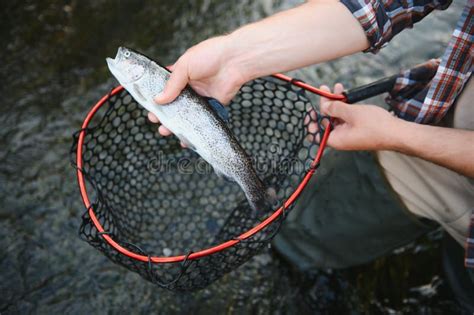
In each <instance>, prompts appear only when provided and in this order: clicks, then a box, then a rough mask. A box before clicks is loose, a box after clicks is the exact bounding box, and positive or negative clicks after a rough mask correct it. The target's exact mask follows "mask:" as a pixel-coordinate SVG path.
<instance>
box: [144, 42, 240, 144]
mask: <svg viewBox="0 0 474 315" xmlns="http://www.w3.org/2000/svg"><path fill="white" fill-rule="evenodd" d="M227 49H229V44H228V38H227V36H219V37H214V38H211V39H208V40H205V41H203V42H201V43H199V44H197V45H196V46H194V47H191V48H190V49H188V50H187V51H186V52H185V53H184V54H183V55H182V56H181V57H180V58H179V59H178V60H177V61H176V63H175V64H174V65H172V66H171V67H169V69H170V70H171V71H172V73H171V75H170V78H169V80H168V82H167V84H166V87H165V89H164V91H163V92H162V93H161V94H159V95H157V96H156V97H155V102H156V103H158V104H167V103H170V102H172V101H173V100H174V99H175V98H176V97H177V96H178V95H179V94H180V93H181V91H182V90H183V89H184V87H185V86H186V85H188V84H189V85H190V86H191V87H192V88H193V89H194V90H195V91H196V92H198V93H199V94H200V95H202V96H207V97H212V98H215V99H217V100H218V101H219V102H221V103H222V104H227V103H229V102H230V101H231V100H232V98H233V97H234V96H235V94H237V92H238V91H239V89H240V87H241V86H242V85H243V84H244V83H245V82H246V81H247V80H246V77H245V76H244V75H243V74H242V72H241V70H242V69H243V68H242V67H238V66H237V65H233V64H232V61H231V60H232V59H231V58H225V57H228V56H230V52H227V51H226V50H227ZM148 118H149V119H150V121H151V122H154V123H158V122H159V120H158V118H157V117H156V116H155V115H154V114H152V113H149V115H148ZM158 130H159V132H160V133H161V134H162V135H164V136H167V135H170V134H171V132H170V130H169V129H167V128H166V127H164V126H160V127H159V129H158Z"/></svg>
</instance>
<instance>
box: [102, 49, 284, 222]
mask: <svg viewBox="0 0 474 315" xmlns="http://www.w3.org/2000/svg"><path fill="white" fill-rule="evenodd" d="M106 60H107V64H108V66H109V69H110V71H111V72H112V74H113V75H114V76H115V78H116V79H117V80H118V81H119V83H120V84H121V85H122V86H123V87H124V88H125V89H126V90H127V91H128V92H129V93H130V94H131V95H132V97H133V98H134V99H135V100H136V101H137V102H138V103H139V104H140V105H141V106H143V107H144V108H146V109H147V110H148V111H150V112H152V113H153V114H155V115H156V117H158V119H159V120H160V122H161V123H162V124H163V125H164V126H165V127H166V128H168V129H169V130H171V131H172V132H173V133H174V134H175V135H176V136H177V137H178V138H179V139H180V140H181V142H182V143H184V144H185V145H186V146H187V147H188V148H190V149H192V150H194V151H195V152H197V153H198V154H199V155H200V156H201V157H202V158H203V159H204V160H206V162H208V163H209V164H210V165H212V167H213V168H214V171H215V173H216V174H217V175H218V176H221V177H222V176H223V177H225V178H227V179H230V180H232V181H235V182H236V183H237V184H239V185H240V187H241V189H242V190H243V191H244V193H245V196H246V197H247V200H248V202H249V204H250V206H251V208H252V209H253V211H254V215H260V214H262V213H264V212H267V211H270V210H272V206H273V205H274V202H275V199H276V197H275V192H274V190H273V189H267V188H266V187H265V185H264V184H263V182H262V181H261V180H260V179H259V177H258V176H257V173H256V172H255V170H254V168H253V167H252V163H251V160H250V159H249V157H248V156H247V154H246V153H245V151H244V149H243V148H242V147H241V146H240V144H239V142H238V141H237V139H236V138H235V136H234V135H233V134H232V132H231V130H230V129H229V127H228V126H227V125H226V123H225V122H224V121H223V119H222V118H221V117H220V116H219V115H218V114H217V113H216V112H215V111H214V110H213V108H212V107H211V106H210V105H209V103H208V102H207V101H206V99H204V98H203V97H201V96H199V95H198V94H197V93H196V92H194V91H193V90H192V89H191V88H190V87H189V86H187V87H186V88H185V89H184V90H183V91H182V92H181V94H180V95H179V96H178V97H177V98H176V100H174V101H173V102H171V103H169V104H167V105H157V104H156V103H155V102H154V101H153V98H154V97H155V96H156V95H158V94H159V93H160V92H161V91H163V89H164V87H165V84H166V81H167V80H168V78H169V75H170V73H169V71H168V70H167V69H165V68H164V67H162V66H160V65H159V64H157V63H156V62H154V61H153V60H151V59H149V58H148V57H146V56H144V55H142V54H140V53H137V52H135V51H133V50H130V49H128V48H124V47H120V48H119V49H118V52H117V55H116V56H115V59H112V58H107V59H106Z"/></svg>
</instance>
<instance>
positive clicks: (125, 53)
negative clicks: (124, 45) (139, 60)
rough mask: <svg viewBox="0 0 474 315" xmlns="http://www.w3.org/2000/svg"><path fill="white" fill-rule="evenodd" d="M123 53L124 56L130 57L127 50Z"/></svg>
mask: <svg viewBox="0 0 474 315" xmlns="http://www.w3.org/2000/svg"><path fill="white" fill-rule="evenodd" d="M123 55H124V56H125V58H128V57H130V52H129V51H128V50H127V51H126V52H124V53H123Z"/></svg>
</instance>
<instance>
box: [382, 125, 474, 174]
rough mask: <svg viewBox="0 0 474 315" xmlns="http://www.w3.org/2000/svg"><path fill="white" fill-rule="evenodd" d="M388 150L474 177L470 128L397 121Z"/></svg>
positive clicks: (472, 144) (472, 135)
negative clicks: (463, 128)
mask: <svg viewBox="0 0 474 315" xmlns="http://www.w3.org/2000/svg"><path fill="white" fill-rule="evenodd" d="M398 125H399V126H398V128H397V130H396V132H394V136H393V137H392V139H393V142H392V143H391V144H390V145H389V147H388V149H389V150H394V151H398V152H402V153H405V154H408V155H413V156H416V157H419V158H422V159H424V160H428V161H431V162H433V163H435V164H438V165H441V166H444V167H446V168H449V169H451V170H453V171H455V172H458V173H460V174H463V175H465V176H468V177H471V178H474V131H470V130H461V129H452V128H442V127H435V126H429V125H420V124H415V123H411V122H406V121H402V120H399V122H398Z"/></svg>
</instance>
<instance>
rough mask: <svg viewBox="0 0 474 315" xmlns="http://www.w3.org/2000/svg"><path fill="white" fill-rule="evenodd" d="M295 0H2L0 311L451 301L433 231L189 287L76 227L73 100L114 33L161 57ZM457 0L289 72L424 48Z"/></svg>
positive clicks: (107, 84)
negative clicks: (83, 236) (369, 44)
mask: <svg viewBox="0 0 474 315" xmlns="http://www.w3.org/2000/svg"><path fill="white" fill-rule="evenodd" d="M297 3H298V1H283V0H282V1H264V0H260V1H249V0H248V1H210V0H208V1H192V2H190V3H185V2H184V1H170V0H160V1H158V0H157V1H151V0H150V1H104V0H99V1H90V2H89V3H88V4H87V5H86V4H85V3H84V2H83V1H56V0H54V1H24V2H20V1H10V2H7V4H4V5H3V6H4V8H3V9H2V11H1V13H0V21H1V22H0V24H1V27H0V34H1V39H2V43H3V45H4V47H3V48H2V49H1V50H0V60H1V64H0V77H1V78H2V79H1V81H2V84H0V95H1V97H2V102H1V105H0V125H1V128H0V146H1V149H0V314H9V313H17V312H20V313H45V314H60V313H77V314H84V313H106V312H107V313H115V312H121V313H131V312H140V313H145V312H150V311H153V312H157V313H163V314H169V313H183V314H187V313H189V312H190V310H193V311H194V312H195V313H200V314H209V313H210V312H216V313H219V314H220V313H229V314H232V313H235V314H240V313H244V312H253V313H257V314H266V313H277V314H278V313H294V312H310V310H311V311H312V312H316V311H320V312H322V313H325V312H332V313H334V312H344V313H347V312H348V311H349V310H352V311H354V312H356V313H357V312H367V311H371V312H375V311H380V312H384V313H391V312H396V311H413V312H420V311H425V312H427V313H446V312H451V311H456V309H457V308H456V305H455V303H454V302H453V300H452V296H451V293H450V291H449V289H448V287H447V285H446V284H445V282H444V281H443V276H442V272H441V266H440V262H439V261H440V251H439V241H438V239H439V236H438V235H437V234H436V233H435V234H433V235H431V236H428V237H426V238H424V239H423V240H420V241H419V242H417V243H415V244H410V245H409V246H406V247H405V248H403V249H400V250H398V251H396V252H395V253H393V254H391V255H390V256H388V257H385V258H381V259H378V260H377V261H375V262H373V263H371V264H367V265H365V266H361V267H357V268H352V269H349V270H342V271H337V272H335V271H333V272H331V271H321V272H319V273H315V274H311V275H301V274H298V273H297V272H295V271H294V270H293V269H292V268H291V266H288V265H286V264H285V263H284V262H282V261H281V260H280V259H279V258H278V256H276V255H275V254H274V253H273V252H272V251H271V250H268V251H267V252H265V253H262V254H261V255H259V256H257V257H255V258H254V259H253V260H251V261H250V262H249V263H247V264H246V265H244V266H242V267H241V268H239V269H238V270H236V271H235V272H233V273H231V274H230V275H228V276H226V277H224V278H223V279H222V280H221V281H219V282H217V283H215V284H213V285H211V286H210V287H209V288H208V289H205V290H203V291H200V292H197V293H194V294H175V293H170V292H167V291H163V290H160V289H158V288H157V287H154V286H153V285H151V284H149V283H147V282H144V281H143V280H142V279H141V278H140V277H139V276H137V275H136V274H134V273H131V272H128V271H126V270H125V269H123V268H121V267H119V266H116V265H114V264H112V263H111V262H109V261H108V260H107V259H106V258H105V257H103V256H102V255H101V254H100V253H99V252H97V251H95V250H94V249H92V248H91V247H90V246H89V245H87V244H86V243H84V242H82V241H81V240H80V239H79V238H78V237H77V228H78V226H79V223H80V217H81V214H82V212H83V211H84V209H83V206H82V204H81V202H80V198H79V194H78V190H77V187H76V180H75V174H74V171H73V169H72V168H71V167H70V165H69V159H68V151H69V146H70V141H71V134H72V133H73V131H75V130H77V129H78V128H79V126H80V123H81V121H82V119H83V117H84V115H85V113H86V112H87V111H88V109H89V108H90V107H91V106H92V105H93V104H94V103H95V102H96V101H97V100H98V99H99V98H100V96H101V95H103V94H105V93H106V92H107V91H108V90H109V89H110V88H111V87H112V86H114V85H115V82H114V81H113V80H112V79H111V76H110V74H109V73H108V71H107V69H106V65H105V62H104V58H105V57H106V56H111V55H114V54H115V51H116V48H117V46H119V45H126V46H130V47H135V48H136V49H138V50H141V51H144V52H146V53H147V54H148V55H151V56H153V57H155V58H156V59H157V60H159V61H161V62H162V63H164V64H168V63H172V62H173V61H174V60H175V59H176V58H177V57H178V56H179V55H180V54H181V53H182V52H184V50H185V49H186V48H187V47H189V46H191V45H193V44H195V43H197V42H199V41H200V40H203V39H205V38H207V37H209V36H212V35H216V34H220V33H222V32H226V31H230V30H232V29H234V28H236V27H238V26H239V25H242V24H244V23H246V22H250V21H254V20H257V19H260V18H262V17H264V16H267V15H269V14H272V13H273V12H276V11H279V10H282V9H285V8H288V7H291V6H293V5H295V4H297ZM461 7H462V2H456V3H455V4H453V5H452V6H451V7H450V8H449V9H448V10H447V11H445V12H437V13H436V14H433V15H432V16H430V17H428V18H427V19H426V20H425V21H423V22H422V23H420V24H418V25H416V26H415V29H414V30H410V31H407V32H405V33H404V34H403V35H401V36H399V37H397V38H396V39H395V40H394V41H393V42H392V43H391V44H390V45H389V46H388V47H387V48H386V49H384V50H383V51H382V52H381V53H380V54H378V55H371V54H370V55H369V54H358V55H356V56H352V57H347V58H343V59H341V60H338V61H335V62H330V63H327V64H324V65H318V66H313V67H309V68H307V69H303V70H300V71H296V72H295V73H293V74H294V75H297V76H298V77H300V78H302V79H304V80H305V81H307V82H310V83H312V84H319V83H327V84H332V83H334V82H336V81H341V82H343V83H345V84H346V85H347V86H356V85H360V84H364V83H368V82H370V81H373V80H374V79H377V78H380V77H382V76H384V75H388V74H392V73H395V72H397V71H398V70H399V69H400V68H403V67H410V66H412V65H415V64H417V63H420V62H422V61H424V60H426V59H428V58H432V57H437V56H439V55H440V54H441V53H442V51H443V47H444V45H445V44H446V42H447V40H448V39H449V35H450V32H451V31H452V28H453V26H454V24H455V22H456V20H457V17H458V15H459V12H460V10H461ZM308 31H311V30H308ZM329 46H330V43H329ZM321 49H327V47H324V48H323V47H322V48H321ZM289 58H291V57H290V56H289ZM375 101H380V99H376V100H375Z"/></svg>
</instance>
